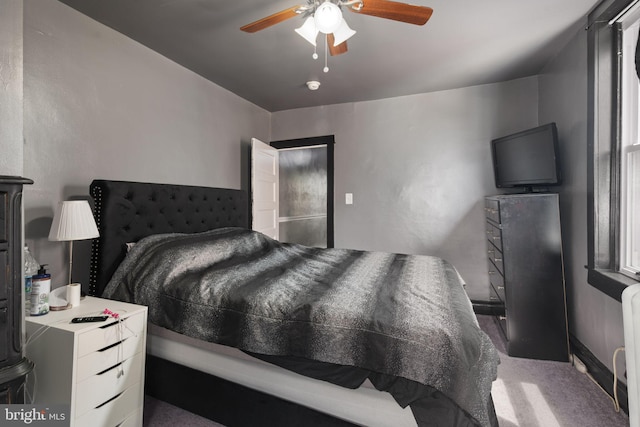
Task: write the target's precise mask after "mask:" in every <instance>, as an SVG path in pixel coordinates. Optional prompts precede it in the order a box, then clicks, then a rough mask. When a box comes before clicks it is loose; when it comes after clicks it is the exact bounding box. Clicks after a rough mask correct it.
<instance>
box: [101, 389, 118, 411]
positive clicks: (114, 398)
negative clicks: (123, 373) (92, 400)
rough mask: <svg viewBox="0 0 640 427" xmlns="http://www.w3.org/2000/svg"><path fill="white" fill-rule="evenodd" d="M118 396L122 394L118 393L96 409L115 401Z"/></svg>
mask: <svg viewBox="0 0 640 427" xmlns="http://www.w3.org/2000/svg"><path fill="white" fill-rule="evenodd" d="M123 393H124V392H123ZM120 395H122V393H118V394H116V395H115V396H113V397H112V398H111V399H109V400H107V401H106V402H102V403H101V404H99V405H98V406H96V409H98V408H101V407H103V406H104V405H106V404H107V403H109V402H111V401H112V400H116V399H117V398H118V397H120Z"/></svg>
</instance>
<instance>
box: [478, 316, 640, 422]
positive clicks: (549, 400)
mask: <svg viewBox="0 0 640 427" xmlns="http://www.w3.org/2000/svg"><path fill="white" fill-rule="evenodd" d="M478 321H479V323H480V327H481V328H482V329H483V330H484V331H485V332H486V333H487V334H488V335H489V336H490V337H491V339H492V341H493V343H494V344H495V346H496V347H497V349H498V351H499V352H500V366H498V379H497V380H496V381H495V382H494V383H493V388H492V392H491V394H492V395H493V401H494V404H495V407H496V413H497V415H498V421H499V423H500V427H516V426H517V427H574V426H576V427H628V426H629V418H628V417H627V415H626V414H625V413H624V412H622V411H620V412H619V413H618V412H616V411H615V409H614V404H613V401H612V400H611V399H610V398H609V397H608V396H607V395H606V394H605V393H604V392H602V391H601V390H600V388H599V387H598V386H597V385H595V384H594V383H593V382H591V380H590V379H589V378H588V377H587V376H586V375H584V374H582V373H580V372H578V371H577V370H576V369H575V368H574V367H573V366H572V365H571V364H570V363H564V362H552V361H547V360H531V359H522V358H517V357H510V356H508V355H507V354H506V347H505V346H506V343H505V341H504V338H503V336H502V334H501V333H500V331H499V329H498V325H497V324H496V320H495V318H494V317H491V316H478Z"/></svg>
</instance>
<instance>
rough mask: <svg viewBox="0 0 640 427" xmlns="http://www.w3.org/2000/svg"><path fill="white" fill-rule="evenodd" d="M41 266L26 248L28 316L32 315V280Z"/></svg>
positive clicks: (25, 279)
mask: <svg viewBox="0 0 640 427" xmlns="http://www.w3.org/2000/svg"><path fill="white" fill-rule="evenodd" d="M39 268H40V264H38V261H36V259H35V258H34V257H33V255H32V254H31V252H30V251H29V247H28V246H26V245H25V247H24V312H25V314H26V315H27V316H29V315H30V314H31V284H32V282H31V278H32V277H33V276H35V275H36V274H38V269H39Z"/></svg>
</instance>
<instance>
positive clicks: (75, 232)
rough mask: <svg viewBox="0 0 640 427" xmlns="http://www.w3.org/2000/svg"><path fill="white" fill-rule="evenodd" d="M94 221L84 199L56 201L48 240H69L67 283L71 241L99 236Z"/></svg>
mask: <svg viewBox="0 0 640 427" xmlns="http://www.w3.org/2000/svg"><path fill="white" fill-rule="evenodd" d="M99 236H100V233H98V227H97V226H96V221H95V220H94V219H93V213H92V212H91V207H90V206H89V202H88V201H86V200H68V201H63V202H60V203H58V209H56V213H55V215H54V217H53V223H52V224H51V231H50V232H49V240H52V241H68V242H69V282H68V283H69V284H71V283H73V282H72V281H71V271H72V267H73V242H74V240H86V239H93V238H96V237H99Z"/></svg>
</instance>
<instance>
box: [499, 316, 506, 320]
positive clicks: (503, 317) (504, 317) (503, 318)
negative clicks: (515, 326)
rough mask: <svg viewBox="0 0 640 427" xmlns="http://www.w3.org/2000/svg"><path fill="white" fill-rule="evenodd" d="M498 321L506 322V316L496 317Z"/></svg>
mask: <svg viewBox="0 0 640 427" xmlns="http://www.w3.org/2000/svg"><path fill="white" fill-rule="evenodd" d="M498 319H500V320H507V316H498Z"/></svg>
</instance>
